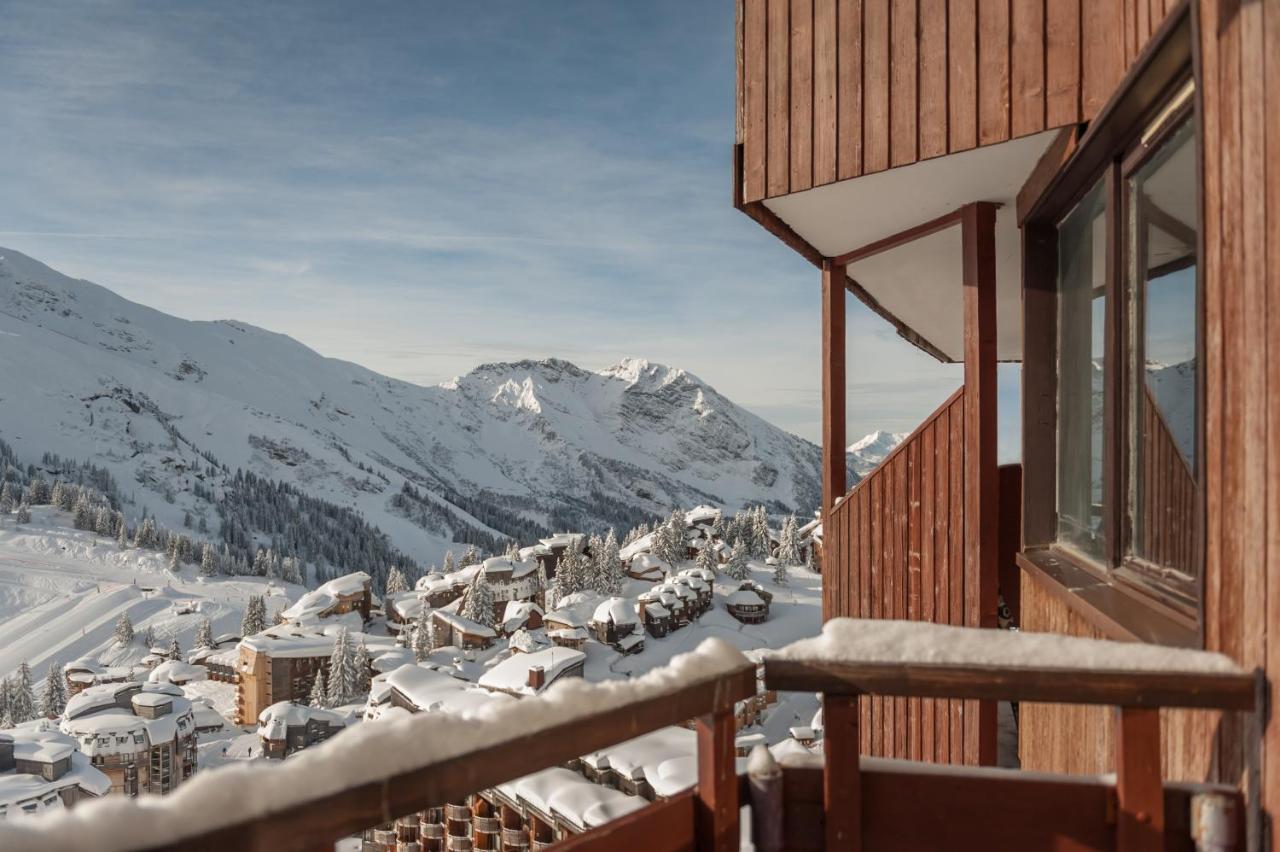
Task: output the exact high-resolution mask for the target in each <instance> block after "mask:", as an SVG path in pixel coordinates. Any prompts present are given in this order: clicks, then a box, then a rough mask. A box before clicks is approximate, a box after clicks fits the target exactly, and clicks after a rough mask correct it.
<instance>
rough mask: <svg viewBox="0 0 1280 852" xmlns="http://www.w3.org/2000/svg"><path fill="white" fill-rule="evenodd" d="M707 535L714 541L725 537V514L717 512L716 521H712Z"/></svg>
mask: <svg viewBox="0 0 1280 852" xmlns="http://www.w3.org/2000/svg"><path fill="white" fill-rule="evenodd" d="M707 536H708V537H709V538H710V539H711V540H712V541H719V540H720V539H722V538H724V516H723V515H721V514H717V515H716V518H715V520H714V521H712V522H711V528H710V529H708V530H707Z"/></svg>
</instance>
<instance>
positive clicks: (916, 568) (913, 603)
mask: <svg viewBox="0 0 1280 852" xmlns="http://www.w3.org/2000/svg"><path fill="white" fill-rule="evenodd" d="M924 443H925V436H924V435H923V434H922V435H921V436H920V437H919V438H918V439H917V440H914V441H912V442H911V443H910V444H909V445H908V446H907V452H906V456H907V615H906V617H907V618H908V619H909V620H911V621H922V620H924V619H923V613H922V612H921V607H920V581H921V573H922V568H921V565H920V561H921V556H920V551H921V536H922V534H923V530H922V529H921V519H920V514H921V512H920V457H921V454H922V451H923V449H924ZM921 740H922V737H921V730H920V699H919V698H908V699H907V744H908V751H909V753H908V755H907V756H908V757H910V758H911V759H912V760H920V759H921V758H922V751H921V746H922V742H921Z"/></svg>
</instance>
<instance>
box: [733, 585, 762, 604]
mask: <svg viewBox="0 0 1280 852" xmlns="http://www.w3.org/2000/svg"><path fill="white" fill-rule="evenodd" d="M725 600H726V602H727V603H728V604H729V606H764V598H762V597H760V596H759V595H758V594H756V593H755V592H754V591H752V590H751V589H739V590H738V591H736V592H734V593H732V594H731V595H729V597H728V598H726V599H725Z"/></svg>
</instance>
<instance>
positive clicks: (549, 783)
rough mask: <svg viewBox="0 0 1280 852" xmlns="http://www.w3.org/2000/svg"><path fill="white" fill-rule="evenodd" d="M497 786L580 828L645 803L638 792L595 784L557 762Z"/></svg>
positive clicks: (613, 816) (509, 794)
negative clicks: (624, 791) (549, 766)
mask: <svg viewBox="0 0 1280 852" xmlns="http://www.w3.org/2000/svg"><path fill="white" fill-rule="evenodd" d="M499 789H501V790H502V791H503V792H504V793H506V794H507V795H508V796H509V797H511V798H513V799H520V800H523V801H525V802H527V803H528V804H530V805H532V806H533V807H534V808H536V809H538V810H539V811H541V812H542V813H544V814H546V815H547V816H552V817H555V816H559V817H561V818H563V819H564V820H565V821H567V822H569V823H572V824H573V825H574V826H576V827H577V828H580V829H583V830H585V829H588V828H594V827H595V826H598V825H603V824H605V823H606V822H609V821H610V820H615V819H617V818H619V817H621V816H625V815H626V814H629V813H632V812H634V811H638V810H640V809H641V808H643V807H645V806H646V805H647V804H648V802H646V801H645V800H644V799H642V798H640V797H639V796H628V795H627V794H626V793H623V792H621V791H619V790H613V789H610V788H608V787H603V786H601V785H599V784H594V783H592V782H591V781H588V780H587V779H586V778H583V777H582V776H581V775H579V774H578V773H576V772H573V771H571V770H568V769H565V768H564V767H560V766H556V767H552V768H550V769H544V770H542V771H541V772H535V773H533V774H532V775H526V776H524V777H523V778H517V779H516V780H515V781H511V782H508V783H506V784H503V785H501V786H500V788H499Z"/></svg>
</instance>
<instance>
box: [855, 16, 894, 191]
mask: <svg viewBox="0 0 1280 852" xmlns="http://www.w3.org/2000/svg"><path fill="white" fill-rule="evenodd" d="M889 2H890V0H863V19H862V39H863V40H862V56H863V71H862V97H863V116H862V121H863V124H862V144H863V149H862V170H863V172H864V173H868V174H869V173H871V172H879V171H884V170H885V169H886V168H888V167H889V71H890V66H889Z"/></svg>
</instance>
